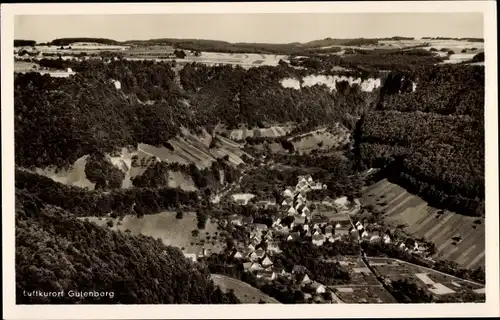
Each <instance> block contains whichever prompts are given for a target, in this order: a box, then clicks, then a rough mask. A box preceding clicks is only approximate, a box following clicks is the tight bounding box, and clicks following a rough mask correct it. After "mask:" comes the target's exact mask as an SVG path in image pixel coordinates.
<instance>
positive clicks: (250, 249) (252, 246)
mask: <svg viewBox="0 0 500 320" xmlns="http://www.w3.org/2000/svg"><path fill="white" fill-rule="evenodd" d="M247 248H248V251H250V252H253V251H255V246H254V245H253V244H252V243H250V244H249V245H248V247H247Z"/></svg>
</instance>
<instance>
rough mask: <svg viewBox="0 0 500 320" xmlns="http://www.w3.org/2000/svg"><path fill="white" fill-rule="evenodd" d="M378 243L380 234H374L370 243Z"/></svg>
mask: <svg viewBox="0 0 500 320" xmlns="http://www.w3.org/2000/svg"><path fill="white" fill-rule="evenodd" d="M377 241H380V236H379V235H378V234H374V235H373V236H372V237H371V238H370V242H377Z"/></svg>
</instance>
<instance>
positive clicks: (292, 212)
mask: <svg viewBox="0 0 500 320" xmlns="http://www.w3.org/2000/svg"><path fill="white" fill-rule="evenodd" d="M295 214H297V210H295V208H294V207H290V209H288V215H295Z"/></svg>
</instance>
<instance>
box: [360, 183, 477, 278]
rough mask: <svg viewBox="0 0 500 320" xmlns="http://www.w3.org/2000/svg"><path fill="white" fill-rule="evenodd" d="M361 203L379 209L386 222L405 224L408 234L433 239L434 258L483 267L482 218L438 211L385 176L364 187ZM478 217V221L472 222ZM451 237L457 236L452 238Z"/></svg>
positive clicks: (473, 266)
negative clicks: (455, 238)
mask: <svg viewBox="0 0 500 320" xmlns="http://www.w3.org/2000/svg"><path fill="white" fill-rule="evenodd" d="M381 197H383V198H381ZM362 202H363V204H364V205H365V206H366V205H374V206H375V207H378V208H380V209H382V211H383V212H384V219H385V221H386V222H387V223H388V224H390V225H393V226H398V225H401V224H405V225H406V228H405V231H406V232H408V233H409V234H411V235H413V236H415V237H416V238H421V237H423V238H425V239H426V240H428V241H431V242H433V243H434V244H435V245H436V250H437V253H436V257H437V258H442V259H447V260H452V261H456V262H457V263H458V264H460V265H461V266H463V267H467V268H477V267H480V266H481V267H483V268H484V265H485V258H484V256H485V230H484V221H482V220H484V219H478V218H475V217H468V216H463V215H459V214H456V213H454V212H449V211H444V212H443V213H441V214H438V212H440V211H441V210H439V209H436V208H434V207H431V206H429V205H428V204H427V202H425V201H424V200H422V199H421V198H419V197H417V196H415V195H413V194H410V193H408V192H407V191H406V190H405V189H404V188H402V187H400V186H398V185H396V184H393V183H391V182H389V181H387V180H386V179H383V180H381V181H379V182H377V183H375V184H373V185H371V186H369V187H368V188H366V189H365V190H364V191H363V198H362ZM478 220H479V221H482V222H481V224H476V223H474V222H475V221H478ZM454 237H460V238H461V239H460V241H456V240H454V239H452V238H454Z"/></svg>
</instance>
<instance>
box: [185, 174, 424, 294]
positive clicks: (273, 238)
mask: <svg viewBox="0 0 500 320" xmlns="http://www.w3.org/2000/svg"><path fill="white" fill-rule="evenodd" d="M324 189H326V185H324V184H322V183H321V182H315V181H314V180H313V178H312V177H311V176H299V177H298V183H297V185H296V186H289V187H287V188H286V189H285V190H283V192H282V198H283V200H282V202H281V203H279V204H277V203H276V202H275V201H272V200H262V201H253V203H254V204H255V205H256V206H258V207H259V208H263V209H264V208H265V209H268V208H275V209H277V210H278V212H279V214H278V215H277V216H274V217H272V224H270V225H266V224H264V223H257V222H254V219H253V218H252V217H249V216H243V215H236V214H233V215H231V216H229V217H227V218H226V219H224V220H222V221H220V224H221V225H222V227H224V228H227V227H228V226H229V225H231V226H234V227H238V228H242V229H243V230H246V231H247V233H248V234H249V237H248V238H246V237H245V239H244V240H243V241H238V242H237V243H236V244H235V246H234V249H232V250H231V251H230V256H231V258H233V259H235V260H237V261H239V262H241V263H242V265H243V270H244V272H247V273H251V274H253V275H254V276H255V277H256V278H257V279H260V280H261V281H264V282H272V281H275V280H280V279H283V280H285V281H287V282H290V281H291V282H292V283H294V284H296V287H297V289H299V290H301V291H302V292H304V299H305V300H306V301H310V302H316V303H325V301H328V302H331V303H343V302H342V300H340V299H339V298H338V297H337V296H336V295H335V292H339V290H340V292H342V290H345V289H343V288H338V289H337V290H335V288H332V287H330V286H328V285H326V284H323V283H320V282H318V281H316V280H315V279H311V277H310V276H309V275H308V274H307V273H308V272H307V269H306V267H304V266H301V265H295V266H294V267H293V270H292V271H291V272H289V271H288V272H287V271H286V270H285V269H284V268H280V267H276V266H275V265H274V262H273V257H274V256H275V255H277V254H280V253H281V252H282V250H281V249H280V243H281V242H282V241H283V239H286V241H305V242H311V243H312V244H313V245H314V246H317V247H321V246H323V245H324V244H325V243H328V242H329V243H335V242H337V241H342V242H352V241H354V242H357V243H362V242H365V241H366V242H371V243H381V244H389V243H392V242H394V243H395V244H397V245H398V246H399V247H400V248H402V249H404V250H406V251H409V252H414V253H419V252H421V250H423V247H419V244H418V243H417V242H414V243H413V244H412V246H407V245H406V244H405V241H402V240H395V239H391V237H390V236H389V235H388V234H387V233H384V232H381V231H379V228H377V227H378V225H377V224H373V223H367V222H366V221H361V220H358V219H357V218H356V216H357V215H358V213H359V212H360V211H361V210H362V205H361V203H360V201H359V199H352V201H349V200H348V199H347V197H340V198H337V199H332V198H330V197H328V196H327V197H325V198H324V199H323V200H322V201H312V200H308V198H307V195H308V193H310V192H314V191H315V190H324ZM233 200H234V202H236V203H237V204H239V205H249V203H248V202H249V201H248V199H247V200H244V199H233ZM210 254H211V252H210V250H203V252H201V253H200V254H198V255H196V254H186V257H188V258H191V259H192V260H194V261H196V260H197V259H199V258H202V257H203V256H205V257H206V256H210ZM333 260H336V261H335V262H339V261H337V260H342V261H340V264H341V265H343V266H345V267H348V268H349V270H350V271H351V273H353V274H354V275H353V277H354V278H356V276H357V275H361V276H362V279H363V280H361V283H365V282H366V281H368V282H370V281H369V280H370V279H371V281H372V282H373V281H375V283H376V284H377V285H378V282H377V281H376V279H375V277H374V276H373V274H371V272H370V271H369V270H368V268H367V266H366V265H365V263H364V262H363V261H362V260H361V258H360V256H358V257H356V256H354V257H352V259H348V257H338V259H333ZM351 260H352V261H351ZM360 270H361V271H360ZM366 270H368V271H366Z"/></svg>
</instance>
